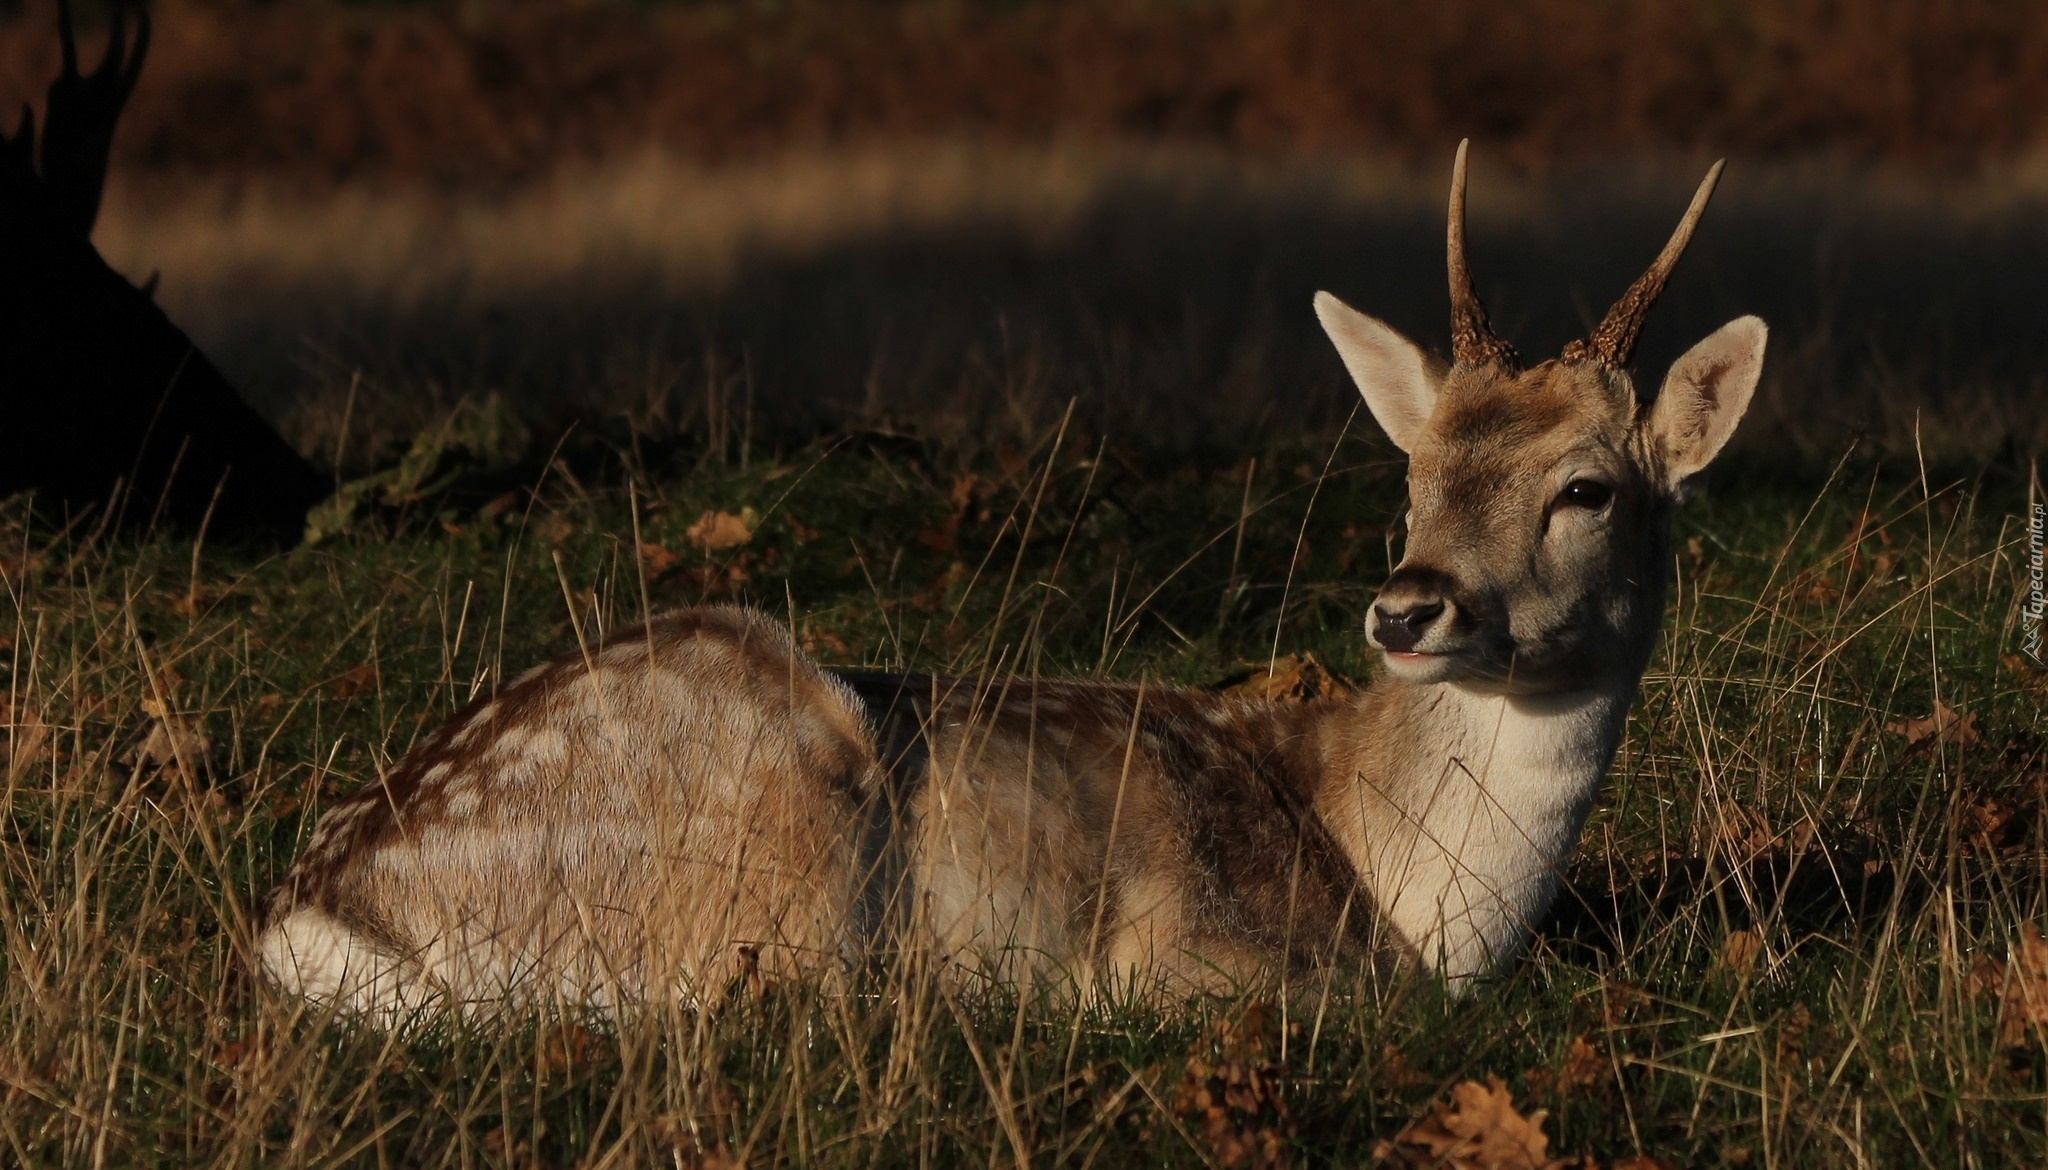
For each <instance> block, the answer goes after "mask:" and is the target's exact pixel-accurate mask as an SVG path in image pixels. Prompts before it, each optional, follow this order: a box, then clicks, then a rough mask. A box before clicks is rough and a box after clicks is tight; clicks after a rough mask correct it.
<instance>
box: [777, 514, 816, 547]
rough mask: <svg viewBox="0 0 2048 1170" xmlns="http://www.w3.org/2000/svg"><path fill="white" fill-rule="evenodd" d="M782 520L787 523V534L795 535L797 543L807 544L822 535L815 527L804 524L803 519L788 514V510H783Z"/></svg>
mask: <svg viewBox="0 0 2048 1170" xmlns="http://www.w3.org/2000/svg"><path fill="white" fill-rule="evenodd" d="M782 522H783V523H784V524H785V525H788V527H789V534H790V535H791V536H794V537H796V542H797V543H798V544H809V543H811V542H812V541H814V540H816V539H818V537H819V536H821V535H823V533H820V532H819V531H818V530H817V529H815V528H812V527H811V526H810V525H808V524H805V523H804V522H803V521H801V520H799V519H797V518H796V517H795V516H792V515H790V514H789V513H788V512H784V513H783V514H782Z"/></svg>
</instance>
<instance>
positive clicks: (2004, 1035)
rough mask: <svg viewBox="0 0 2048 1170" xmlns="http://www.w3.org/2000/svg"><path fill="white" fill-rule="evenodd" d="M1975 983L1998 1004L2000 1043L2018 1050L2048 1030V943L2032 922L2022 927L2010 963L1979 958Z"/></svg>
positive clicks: (1972, 974) (1972, 971) (1987, 956)
mask: <svg viewBox="0 0 2048 1170" xmlns="http://www.w3.org/2000/svg"><path fill="white" fill-rule="evenodd" d="M1970 975H1971V979H1972V981H1973V982H1974V983H1976V985H1977V992H1978V994H1980V995H1988V996H1993V997H1996V998H1997V1000H1998V1042H1999V1043H2000V1044H2001V1045H2003V1046H2005V1047H2007V1048H2017V1047H2019V1046H2021V1045H2023V1044H2025V1043H2026V1042H2027V1033H2028V1032H2029V1031H2030V1030H2032V1029H2035V1028H2042V1027H2048V939H2044V938H2042V937H2041V928H2040V927H2038V926H2035V925H2034V924H2033V923H2031V922H2029V923H2027V924H2025V925H2024V926H2021V927H2020V941H2019V945H2018V946H2017V947H2015V948H2013V952H2012V958H2011V959H2010V960H2006V959H1999V958H1995V957H1993V956H1991V955H1982V956H1979V957H1978V959H1977V962H1976V963H1975V964H1974V965H1973V966H1972V967H1971V970H1970Z"/></svg>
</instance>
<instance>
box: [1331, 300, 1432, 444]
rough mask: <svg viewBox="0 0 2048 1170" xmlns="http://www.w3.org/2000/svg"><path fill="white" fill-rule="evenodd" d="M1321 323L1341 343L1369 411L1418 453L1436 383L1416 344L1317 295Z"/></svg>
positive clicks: (1341, 353) (1397, 440)
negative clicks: (1416, 444) (1416, 448)
mask: <svg viewBox="0 0 2048 1170" xmlns="http://www.w3.org/2000/svg"><path fill="white" fill-rule="evenodd" d="M1316 319H1317V320H1319V321H1321V322H1322V323H1323V332H1325V333H1327V334H1329V335H1330V340H1331V341H1332V342H1334V343H1336V346H1337V356H1339V357H1341V358H1343V359H1344V368H1345V369H1347V370H1349V371H1351V380H1352V381H1354V382H1356V383H1358V392H1359V393H1360V394H1362V395H1364V396H1365V404H1366V406H1368V407H1370V408H1371V409H1372V416H1373V417H1374V418H1376V419H1378V420H1379V424H1380V428H1381V429H1382V430H1384V431H1386V432H1387V437H1388V438H1390V439H1392V440H1394V446H1396V447H1399V448H1400V449H1401V450H1403V451H1413V450H1414V449H1415V441H1416V439H1418V438H1420V437H1421V435H1422V428H1423V425H1424V424H1425V423H1427V422H1428V421H1429V415H1430V412H1431V411H1432V410H1434V409H1436V383H1435V382H1434V381H1433V380H1432V379H1431V378H1430V376H1429V363H1428V362H1427V361H1426V360H1424V358H1423V356H1422V351H1421V350H1420V349H1417V348H1416V347H1415V343H1414V342H1412V341H1410V340H1408V339H1407V338H1405V337H1403V336H1401V335H1400V334H1399V333H1396V332H1394V330H1393V327H1392V326H1390V325H1388V324H1386V323H1385V322H1383V321H1378V320H1375V319H1373V318H1371V317H1368V316H1366V315H1365V314H1364V313H1361V312H1359V311H1358V310H1357V309H1354V308H1352V307H1351V306H1350V305H1347V304H1345V303H1344V302H1343V301H1340V300H1338V299H1337V298H1336V297H1333V296H1331V295H1330V294H1329V293H1326V292H1319V293H1317V294H1316Z"/></svg>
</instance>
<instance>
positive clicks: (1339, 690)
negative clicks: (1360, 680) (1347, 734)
mask: <svg viewBox="0 0 2048 1170" xmlns="http://www.w3.org/2000/svg"><path fill="white" fill-rule="evenodd" d="M1219 686H1220V687H1221V688H1222V689H1223V690H1225V691H1228V692H1229V693H1231V694H1234V695H1245V696H1248V697H1250V698H1254V699H1268V700H1271V701H1273V702H1278V703H1315V702H1322V701H1324V700H1344V699H1348V698H1350V697H1351V696H1352V695H1354V694H1356V693H1357V692H1358V685H1357V684H1356V683H1354V682H1352V681H1351V680H1350V679H1348V678H1345V677H1344V676H1343V675H1341V674H1338V673H1337V672H1336V671H1334V670H1331V669H1330V668H1329V667H1327V666H1324V665H1323V664H1322V663H1320V662H1318V661H1316V657H1315V655H1313V654H1289V655H1286V656H1285V657H1282V658H1277V659H1275V660H1274V661H1273V662H1272V663H1271V664H1270V665H1265V666H1255V667H1253V668H1251V670H1250V671H1248V672H1246V673H1244V674H1239V675H1233V676H1231V677H1230V678H1227V679H1225V680H1223V682H1222V683H1221V684H1219Z"/></svg>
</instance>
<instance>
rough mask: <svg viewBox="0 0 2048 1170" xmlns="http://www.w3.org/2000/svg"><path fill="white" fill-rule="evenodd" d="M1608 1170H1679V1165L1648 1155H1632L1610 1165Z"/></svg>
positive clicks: (1667, 1159) (1666, 1159)
mask: <svg viewBox="0 0 2048 1170" xmlns="http://www.w3.org/2000/svg"><path fill="white" fill-rule="evenodd" d="M1607 1170H1678V1163H1676V1162H1673V1161H1672V1160H1671V1159H1669V1158H1654V1157H1651V1156H1650V1155H1648V1154H1630V1155H1628V1156H1627V1157H1624V1158H1616V1159H1615V1160H1614V1161H1612V1162H1610V1163H1608V1165H1607Z"/></svg>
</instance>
